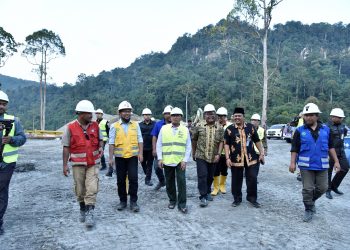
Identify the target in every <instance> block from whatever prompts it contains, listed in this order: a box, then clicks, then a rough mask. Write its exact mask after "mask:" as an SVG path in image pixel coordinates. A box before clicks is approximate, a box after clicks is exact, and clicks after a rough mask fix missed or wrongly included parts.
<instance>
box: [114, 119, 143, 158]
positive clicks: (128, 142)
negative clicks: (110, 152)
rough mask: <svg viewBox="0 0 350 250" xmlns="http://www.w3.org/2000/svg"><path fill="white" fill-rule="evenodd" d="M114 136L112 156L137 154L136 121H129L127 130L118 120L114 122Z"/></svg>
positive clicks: (127, 156) (121, 156) (129, 156)
mask: <svg viewBox="0 0 350 250" xmlns="http://www.w3.org/2000/svg"><path fill="white" fill-rule="evenodd" d="M114 127H115V131H116V137H115V141H114V156H115V157H120V158H131V157H133V156H137V155H138V154H139V144H138V140H137V123H136V122H130V123H129V126H128V131H127V133H126V134H125V131H124V129H123V127H122V125H121V124H120V123H119V122H116V123H115V124H114Z"/></svg>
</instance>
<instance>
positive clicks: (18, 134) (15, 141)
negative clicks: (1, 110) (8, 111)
mask: <svg viewBox="0 0 350 250" xmlns="http://www.w3.org/2000/svg"><path fill="white" fill-rule="evenodd" d="M0 120H4V115H0ZM14 125H15V134H14V136H12V138H11V141H10V145H11V146H13V147H20V146H22V145H23V144H24V143H25V142H26V141H27V137H26V135H25V133H24V130H23V127H22V125H21V123H20V121H19V120H18V118H17V117H15V121H14ZM2 136H3V135H2V131H0V141H2ZM9 164H10V163H5V162H1V163H0V165H1V166H0V167H2V168H5V167H6V166H7V165H9Z"/></svg>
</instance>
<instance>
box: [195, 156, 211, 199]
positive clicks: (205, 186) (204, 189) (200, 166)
mask: <svg viewBox="0 0 350 250" xmlns="http://www.w3.org/2000/svg"><path fill="white" fill-rule="evenodd" d="M196 163H197V177H198V190H199V194H200V197H199V198H200V199H202V198H207V197H208V194H210V193H211V184H212V183H213V179H214V170H215V169H214V168H215V164H214V163H209V162H207V161H205V160H202V159H198V158H197V160H196Z"/></svg>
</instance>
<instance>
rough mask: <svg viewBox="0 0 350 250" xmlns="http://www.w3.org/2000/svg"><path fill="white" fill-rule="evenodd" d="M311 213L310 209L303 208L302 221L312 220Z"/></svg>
mask: <svg viewBox="0 0 350 250" xmlns="http://www.w3.org/2000/svg"><path fill="white" fill-rule="evenodd" d="M312 215H313V213H312V211H311V210H310V209H307V210H305V213H304V218H303V221H304V222H310V221H311V220H312Z"/></svg>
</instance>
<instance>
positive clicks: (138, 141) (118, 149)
mask: <svg viewBox="0 0 350 250" xmlns="http://www.w3.org/2000/svg"><path fill="white" fill-rule="evenodd" d="M118 112H119V116H120V120H119V121H117V122H115V123H113V124H112V126H111V128H110V130H109V166H110V167H112V166H113V156H114V157H115V165H116V172H117V186H118V195H119V199H120V204H119V205H118V207H117V209H118V210H119V211H122V210H124V209H125V208H126V207H127V191H126V183H125V179H126V176H128V178H129V195H130V209H131V211H133V212H139V211H140V208H139V206H138V205H137V199H138V197H137V190H138V161H140V162H142V161H143V139H142V134H141V130H140V127H139V124H138V122H135V121H131V112H132V107H131V104H130V103H129V102H127V101H123V102H121V103H120V104H119V107H118Z"/></svg>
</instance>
